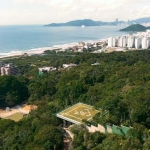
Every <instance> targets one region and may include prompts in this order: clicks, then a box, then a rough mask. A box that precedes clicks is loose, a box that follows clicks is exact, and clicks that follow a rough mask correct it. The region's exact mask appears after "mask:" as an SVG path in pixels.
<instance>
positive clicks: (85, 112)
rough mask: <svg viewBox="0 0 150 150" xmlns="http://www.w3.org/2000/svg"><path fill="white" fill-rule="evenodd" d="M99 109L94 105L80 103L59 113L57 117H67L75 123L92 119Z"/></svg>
mask: <svg viewBox="0 0 150 150" xmlns="http://www.w3.org/2000/svg"><path fill="white" fill-rule="evenodd" d="M97 113H99V110H95V109H94V107H92V106H90V105H86V104H83V103H78V104H76V105H73V106H72V107H70V108H68V109H66V110H64V111H62V112H60V113H58V114H57V117H59V118H62V119H66V120H68V121H71V122H73V123H82V120H83V119H84V120H87V121H89V120H91V119H92V118H93V117H94V116H95V115H96V114H97Z"/></svg>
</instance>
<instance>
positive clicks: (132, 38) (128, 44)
mask: <svg viewBox="0 0 150 150" xmlns="http://www.w3.org/2000/svg"><path fill="white" fill-rule="evenodd" d="M133 46H134V37H133V36H132V35H129V36H128V43H127V47H129V48H132V47H133Z"/></svg>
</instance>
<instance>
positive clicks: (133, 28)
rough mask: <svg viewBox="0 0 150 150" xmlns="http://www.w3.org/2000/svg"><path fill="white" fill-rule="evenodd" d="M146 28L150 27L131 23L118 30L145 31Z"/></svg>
mask: <svg viewBox="0 0 150 150" xmlns="http://www.w3.org/2000/svg"><path fill="white" fill-rule="evenodd" d="M147 29H150V27H145V26H142V25H140V24H133V25H131V26H129V27H127V28H124V29H121V30H120V31H133V32H140V31H146V30H147Z"/></svg>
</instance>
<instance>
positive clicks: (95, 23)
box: [44, 17, 150, 27]
mask: <svg viewBox="0 0 150 150" xmlns="http://www.w3.org/2000/svg"><path fill="white" fill-rule="evenodd" d="M148 22H150V17H147V18H139V19H136V20H132V21H128V23H129V24H133V23H148ZM122 23H124V24H125V23H126V22H124V21H114V22H103V21H94V20H92V19H82V20H72V21H68V22H66V23H50V24H47V25H44V26H47V27H60V26H82V25H85V26H103V25H117V24H122Z"/></svg>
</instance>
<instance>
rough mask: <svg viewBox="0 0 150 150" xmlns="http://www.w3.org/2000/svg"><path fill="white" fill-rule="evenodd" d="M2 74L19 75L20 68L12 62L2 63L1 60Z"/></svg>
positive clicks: (0, 71) (0, 68)
mask: <svg viewBox="0 0 150 150" xmlns="http://www.w3.org/2000/svg"><path fill="white" fill-rule="evenodd" d="M0 75H1V76H3V75H19V69H18V67H17V66H15V65H13V64H12V63H8V64H5V63H2V62H0Z"/></svg>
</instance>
